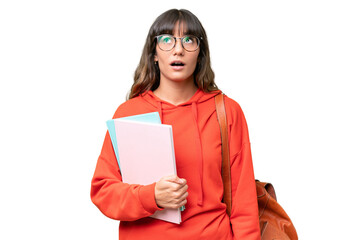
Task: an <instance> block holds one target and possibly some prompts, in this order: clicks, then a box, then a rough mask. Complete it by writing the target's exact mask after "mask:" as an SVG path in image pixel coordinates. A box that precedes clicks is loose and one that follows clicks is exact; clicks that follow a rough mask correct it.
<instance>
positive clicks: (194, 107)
mask: <svg viewBox="0 0 360 240" xmlns="http://www.w3.org/2000/svg"><path fill="white" fill-rule="evenodd" d="M191 110H192V115H193V120H194V125H195V127H196V144H197V146H198V147H197V149H198V157H197V158H198V161H199V177H200V196H199V199H198V205H199V206H202V205H203V198H204V190H203V170H204V169H203V168H204V167H203V165H204V163H203V161H204V158H203V151H202V144H201V135H200V129H199V125H198V112H197V104H196V102H193V103H192V104H191Z"/></svg>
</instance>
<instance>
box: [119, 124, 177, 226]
mask: <svg viewBox="0 0 360 240" xmlns="http://www.w3.org/2000/svg"><path fill="white" fill-rule="evenodd" d="M114 123H115V132H116V140H117V145H118V151H119V164H120V169H121V176H122V179H123V182H125V183H130V184H141V185H147V184H152V183H154V182H157V181H159V180H160V178H162V177H164V176H169V175H173V174H175V175H176V163H175V152H174V143H173V135H172V127H171V125H165V124H154V123H145V122H136V121H130V120H123V119H115V120H114ZM151 217H153V218H157V219H161V220H164V221H168V222H172V223H177V224H180V222H181V214H180V210H179V209H164V210H161V211H157V212H155V214H153V215H152V216H151Z"/></svg>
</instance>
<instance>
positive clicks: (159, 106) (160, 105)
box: [158, 102, 163, 123]
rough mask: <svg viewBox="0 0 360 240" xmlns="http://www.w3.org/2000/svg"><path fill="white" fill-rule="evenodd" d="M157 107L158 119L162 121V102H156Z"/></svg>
mask: <svg viewBox="0 0 360 240" xmlns="http://www.w3.org/2000/svg"><path fill="white" fill-rule="evenodd" d="M158 109H159V115H160V120H161V123H162V122H163V112H162V103H161V102H158Z"/></svg>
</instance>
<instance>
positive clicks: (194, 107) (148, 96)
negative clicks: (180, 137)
mask: <svg viewBox="0 0 360 240" xmlns="http://www.w3.org/2000/svg"><path fill="white" fill-rule="evenodd" d="M220 93H221V91H220V90H217V91H212V92H210V93H205V92H203V91H202V90H200V89H198V90H197V91H196V92H195V94H194V95H193V96H192V97H191V98H190V99H189V100H188V101H186V102H184V103H181V104H179V105H173V104H171V103H169V102H166V101H164V100H162V99H160V98H158V97H157V96H156V95H155V94H154V93H153V92H152V91H147V92H145V93H143V94H142V95H141V97H142V98H143V99H144V100H145V101H146V102H148V103H149V104H151V105H152V106H153V107H155V108H156V109H157V111H158V112H159V115H160V119H161V122H162V123H165V122H164V121H163V120H164V115H165V114H166V112H168V111H176V110H177V109H180V108H184V107H186V108H189V107H191V114H192V123H191V124H193V125H194V127H195V129H196V131H194V135H193V137H194V139H195V142H196V149H197V156H196V159H197V165H198V172H199V181H198V183H199V186H198V187H199V189H200V190H201V191H199V193H198V194H199V195H198V202H197V203H198V205H200V206H202V205H203V197H204V191H203V183H204V179H203V175H204V174H203V172H204V169H203V166H204V157H203V149H202V139H201V133H200V127H199V119H198V108H199V105H200V104H202V103H204V102H207V101H214V97H215V96H216V95H218V94H220ZM214 104H215V103H214ZM179 121H180V120H179ZM165 124H166V123H165Z"/></svg>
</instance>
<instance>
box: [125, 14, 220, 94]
mask: <svg viewBox="0 0 360 240" xmlns="http://www.w3.org/2000/svg"><path fill="white" fill-rule="evenodd" d="M177 22H178V23H179V24H184V26H185V27H186V33H185V34H191V35H194V36H197V37H199V38H200V39H201V40H200V52H199V56H198V63H197V65H196V68H195V71H194V82H195V85H196V86H197V87H198V88H200V89H201V90H203V91H204V92H211V91H214V90H218V87H217V86H216V84H215V81H214V78H215V74H214V72H213V70H212V69H211V64H210V51H209V45H208V41H207V36H206V32H205V29H204V28H203V26H202V25H201V23H200V21H199V19H198V18H197V17H196V16H195V15H194V14H192V13H191V12H190V11H188V10H185V9H180V10H178V9H170V10H168V11H166V12H164V13H163V14H161V15H160V16H159V17H158V18H157V19H156V20H155V21H154V23H153V24H152V25H151V27H150V30H149V33H148V36H147V38H146V42H145V46H144V49H143V52H142V55H141V58H140V62H139V65H138V67H137V68H136V70H135V75H134V83H133V85H132V87H131V90H130V93H129V95H128V99H131V98H134V97H136V96H138V95H140V94H142V93H144V92H146V91H148V90H155V89H156V88H158V87H159V84H160V69H159V67H158V66H157V65H156V64H155V62H154V56H155V53H156V38H155V37H156V36H157V35H160V34H173V29H174V26H175V24H176V23H177Z"/></svg>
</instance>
